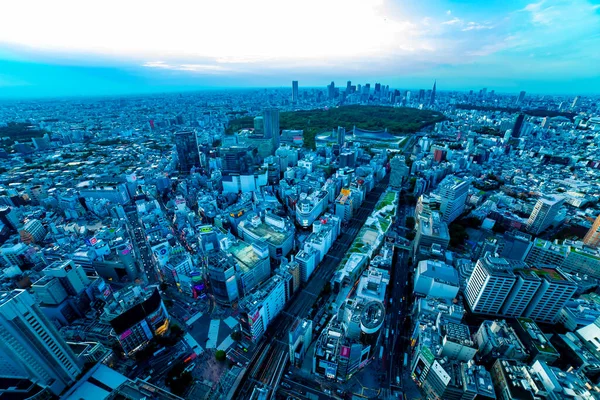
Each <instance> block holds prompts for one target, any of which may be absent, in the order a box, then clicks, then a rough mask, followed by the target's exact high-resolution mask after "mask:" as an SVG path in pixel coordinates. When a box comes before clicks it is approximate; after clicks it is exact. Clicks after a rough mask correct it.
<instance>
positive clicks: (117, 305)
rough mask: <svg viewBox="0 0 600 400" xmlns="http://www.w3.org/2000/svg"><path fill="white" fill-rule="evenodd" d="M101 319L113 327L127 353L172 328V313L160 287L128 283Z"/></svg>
mask: <svg viewBox="0 0 600 400" xmlns="http://www.w3.org/2000/svg"><path fill="white" fill-rule="evenodd" d="M101 319H102V320H103V321H106V322H108V323H109V324H110V325H111V326H112V328H113V330H114V332H115V334H116V336H117V339H118V340H119V343H120V344H121V347H122V348H123V351H124V352H125V354H128V355H131V354H133V353H134V352H135V351H137V350H139V349H141V348H142V347H143V346H144V345H146V344H147V343H148V342H149V341H150V340H152V339H153V338H154V337H155V336H162V335H164V334H165V333H166V332H167V330H168V329H169V314H168V312H167V309H166V307H165V305H164V304H163V301H162V298H161V297H160V294H159V292H158V289H156V288H150V287H149V288H148V289H147V290H146V289H144V288H142V287H140V286H129V287H126V288H124V289H121V290H119V291H118V292H114V293H113V296H112V299H110V301H109V302H107V303H106V305H105V306H104V311H103V313H102V315H101Z"/></svg>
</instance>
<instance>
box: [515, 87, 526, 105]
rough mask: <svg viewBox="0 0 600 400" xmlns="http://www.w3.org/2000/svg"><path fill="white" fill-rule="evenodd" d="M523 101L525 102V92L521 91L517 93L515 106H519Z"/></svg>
mask: <svg viewBox="0 0 600 400" xmlns="http://www.w3.org/2000/svg"><path fill="white" fill-rule="evenodd" d="M523 100H525V91H524V90H522V91H521V93H519V97H517V104H521V103H522V102H523Z"/></svg>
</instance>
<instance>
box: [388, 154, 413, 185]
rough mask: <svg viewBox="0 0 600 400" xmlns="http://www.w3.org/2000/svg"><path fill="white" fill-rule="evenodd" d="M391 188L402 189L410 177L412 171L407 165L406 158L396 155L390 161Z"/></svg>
mask: <svg viewBox="0 0 600 400" xmlns="http://www.w3.org/2000/svg"><path fill="white" fill-rule="evenodd" d="M390 167H391V172H390V186H391V187H393V188H400V187H401V186H402V184H403V183H404V180H405V179H406V178H407V177H408V176H409V174H410V169H409V168H408V166H407V165H406V161H405V159H404V156H401V155H396V156H394V158H392V159H391V160H390Z"/></svg>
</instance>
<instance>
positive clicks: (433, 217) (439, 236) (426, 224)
mask: <svg viewBox="0 0 600 400" xmlns="http://www.w3.org/2000/svg"><path fill="white" fill-rule="evenodd" d="M416 230H417V233H416V235H415V240H414V254H415V256H417V257H418V255H419V253H420V251H421V248H425V249H429V248H431V246H432V245H434V244H437V245H439V246H440V247H441V248H442V249H443V250H445V249H447V248H448V244H449V243H450V233H449V231H448V224H447V223H446V222H444V221H443V220H442V216H441V215H440V213H439V212H437V211H432V212H431V213H429V214H424V215H419V217H418V218H417V224H416Z"/></svg>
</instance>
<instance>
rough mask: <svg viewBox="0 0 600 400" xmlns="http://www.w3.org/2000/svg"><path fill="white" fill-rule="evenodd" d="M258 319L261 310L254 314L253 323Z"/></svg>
mask: <svg viewBox="0 0 600 400" xmlns="http://www.w3.org/2000/svg"><path fill="white" fill-rule="evenodd" d="M258 317H260V309H258V310H256V312H255V313H254V315H253V316H252V317H251V318H252V322H256V320H257V319H258Z"/></svg>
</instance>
